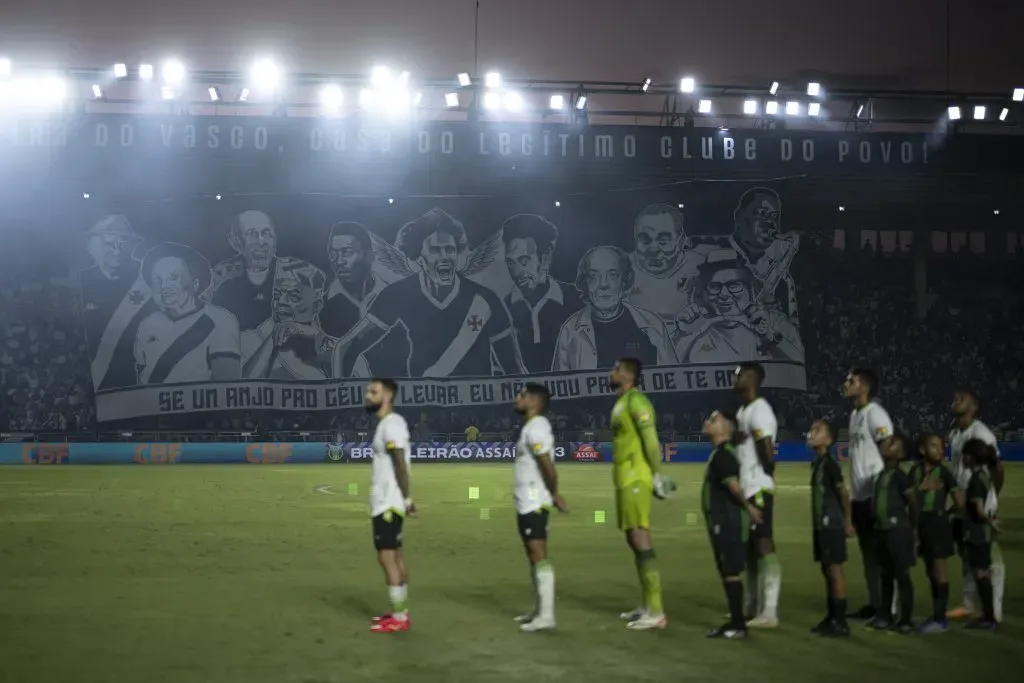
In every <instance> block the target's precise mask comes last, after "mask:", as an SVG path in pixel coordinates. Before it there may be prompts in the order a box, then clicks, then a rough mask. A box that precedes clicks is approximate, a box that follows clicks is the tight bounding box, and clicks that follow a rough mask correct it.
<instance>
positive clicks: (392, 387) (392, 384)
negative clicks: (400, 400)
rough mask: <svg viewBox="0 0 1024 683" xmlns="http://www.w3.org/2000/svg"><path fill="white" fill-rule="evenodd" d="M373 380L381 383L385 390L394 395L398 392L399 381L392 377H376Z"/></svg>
mask: <svg viewBox="0 0 1024 683" xmlns="http://www.w3.org/2000/svg"><path fill="white" fill-rule="evenodd" d="M370 381H371V382H374V383H376V384H379V385H381V386H382V387H384V390H385V391H387V392H388V393H389V394H391V396H392V397H394V396H395V395H396V394H397V393H398V382H396V381H395V380H393V379H391V378H390V377H374V378H373V379H372V380H370Z"/></svg>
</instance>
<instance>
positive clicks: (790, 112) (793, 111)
mask: <svg viewBox="0 0 1024 683" xmlns="http://www.w3.org/2000/svg"><path fill="white" fill-rule="evenodd" d="M799 114H800V103H799V102H796V101H795V100H790V101H789V102H786V116H798V115H799Z"/></svg>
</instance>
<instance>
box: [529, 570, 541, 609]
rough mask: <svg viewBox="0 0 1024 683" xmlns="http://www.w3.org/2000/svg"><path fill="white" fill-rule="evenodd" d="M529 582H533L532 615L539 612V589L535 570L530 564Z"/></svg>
mask: <svg viewBox="0 0 1024 683" xmlns="http://www.w3.org/2000/svg"><path fill="white" fill-rule="evenodd" d="M530 583H532V584H533V611H532V612H531V614H533V615H534V616H536V615H538V614H540V589H539V588H538V587H537V570H536V569H535V568H534V566H533V565H530Z"/></svg>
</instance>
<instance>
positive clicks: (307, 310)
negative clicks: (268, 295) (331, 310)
mask: <svg viewBox="0 0 1024 683" xmlns="http://www.w3.org/2000/svg"><path fill="white" fill-rule="evenodd" d="M272 305H273V310H274V320H276V321H277V322H281V323H285V322H296V323H300V324H302V325H310V324H312V323H313V321H314V320H315V319H316V316H317V315H318V314H319V313H320V293H319V292H318V291H316V290H315V289H313V288H312V287H310V286H308V285H307V284H305V283H303V282H301V281H300V280H299V279H298V278H295V277H283V278H278V279H277V280H276V281H275V282H274V298H273V302H272Z"/></svg>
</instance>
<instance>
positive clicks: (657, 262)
mask: <svg viewBox="0 0 1024 683" xmlns="http://www.w3.org/2000/svg"><path fill="white" fill-rule="evenodd" d="M683 241H684V240H683V235H682V234H680V232H679V230H678V229H677V226H676V224H675V221H674V220H673V219H672V216H671V215H669V214H667V213H659V214H654V215H651V216H644V217H643V218H641V219H640V222H639V224H638V225H637V227H636V253H637V256H639V259H638V261H639V263H640V265H641V266H642V267H643V269H644V270H646V271H647V272H649V273H651V274H652V275H661V274H662V273H667V272H669V271H671V270H672V268H674V267H675V265H676V263H678V261H679V253H680V251H681V249H682V245H683Z"/></svg>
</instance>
